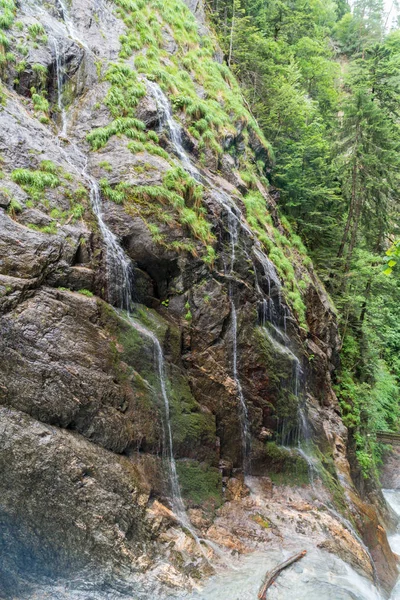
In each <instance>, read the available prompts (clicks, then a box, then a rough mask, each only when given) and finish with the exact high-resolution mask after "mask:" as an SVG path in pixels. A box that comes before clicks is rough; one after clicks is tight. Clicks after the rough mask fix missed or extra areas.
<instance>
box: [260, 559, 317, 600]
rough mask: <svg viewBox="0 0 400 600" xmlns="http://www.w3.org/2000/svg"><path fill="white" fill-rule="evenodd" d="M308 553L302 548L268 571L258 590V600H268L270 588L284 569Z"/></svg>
mask: <svg viewBox="0 0 400 600" xmlns="http://www.w3.org/2000/svg"><path fill="white" fill-rule="evenodd" d="M306 554H307V550H302V552H299V553H298V554H295V555H294V556H291V557H290V558H288V559H287V560H285V561H284V562H283V563H280V564H279V565H278V566H277V567H275V569H272V571H267V573H266V575H265V577H264V581H263V583H262V585H261V587H260V591H259V592H258V596H257V598H258V600H266V598H267V591H268V588H270V587H271V585H272V584H273V583H274V581H275V579H276V578H277V577H278V575H280V573H282V571H283V570H284V569H287V567H290V565H292V564H293V563H295V562H297V561H298V560H300V559H301V558H303V557H304V556H305V555H306Z"/></svg>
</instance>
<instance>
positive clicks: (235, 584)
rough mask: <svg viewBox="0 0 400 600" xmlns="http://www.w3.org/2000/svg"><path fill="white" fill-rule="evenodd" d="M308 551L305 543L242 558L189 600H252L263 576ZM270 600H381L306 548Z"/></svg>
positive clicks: (334, 562) (342, 566)
mask: <svg viewBox="0 0 400 600" xmlns="http://www.w3.org/2000/svg"><path fill="white" fill-rule="evenodd" d="M305 547H307V545H305V542H304V540H301V541H300V540H299V544H298V545H297V546H294V547H293V548H292V549H291V550H285V551H282V550H275V549H271V550H270V551H269V552H268V553H254V554H251V555H249V556H247V557H246V558H244V559H243V560H242V562H241V564H240V566H239V568H237V570H236V571H235V572H224V573H222V574H220V575H217V576H215V577H213V578H211V580H210V581H209V582H208V583H207V584H206V585H205V587H204V589H203V590H202V591H201V592H197V593H195V594H192V595H190V596H188V598H189V597H190V599H191V600H255V599H256V598H257V593H258V590H259V588H260V586H261V583H262V581H263V578H264V576H265V573H266V572H267V571H268V570H270V569H272V568H274V567H275V566H276V565H278V564H279V563H281V562H283V561H284V560H286V559H287V558H288V557H289V556H291V555H293V554H295V553H296V552H298V551H299V548H301V549H303V548H305ZM267 598H268V599H269V600H383V598H382V596H381V595H380V593H379V591H378V590H377V589H376V588H375V586H373V585H372V584H371V582H370V581H369V580H368V579H366V578H364V577H362V576H361V575H359V574H358V573H357V572H356V571H355V570H354V569H352V568H351V567H350V566H349V565H348V564H347V563H345V562H343V561H342V560H341V559H339V558H337V557H336V556H334V555H332V554H328V553H327V552H324V551H322V550H318V549H316V548H312V547H309V548H308V551H307V555H306V556H305V558H303V559H302V560H301V561H300V562H298V563H297V564H295V565H293V566H292V567H289V568H288V569H286V570H285V571H283V572H282V574H281V575H280V576H279V578H278V579H277V581H276V583H275V584H274V585H273V586H272V587H271V588H270V589H269V590H268V595H267Z"/></svg>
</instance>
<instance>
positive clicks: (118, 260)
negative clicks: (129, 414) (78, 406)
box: [54, 0, 200, 545]
mask: <svg viewBox="0 0 400 600" xmlns="http://www.w3.org/2000/svg"><path fill="white" fill-rule="evenodd" d="M58 1H59V3H60V4H61V5H62V6H63V16H64V19H65V15H67V14H68V13H67V11H66V8H65V7H64V5H63V4H62V2H61V0H58ZM66 25H67V27H68V29H69V31H70V32H71V35H72V33H73V31H74V30H73V26H72V22H71V23H69V24H68V22H67V23H66ZM54 48H55V53H56V71H57V72H56V76H57V83H58V86H59V87H58V99H59V100H58V103H59V107H60V108H61V109H62V112H61V114H62V116H63V119H62V131H61V133H60V135H62V136H63V137H66V134H67V121H66V116H65V111H64V109H63V106H62V94H63V72H62V64H63V63H62V57H61V55H60V52H59V47H58V42H57V41H56V40H54ZM71 145H72V147H73V149H74V155H75V161H76V160H77V161H78V162H74V160H73V159H72V158H71V156H70V154H66V156H68V160H69V162H70V164H71V165H72V166H73V167H74V169H75V170H79V171H80V172H81V175H82V176H83V177H84V178H85V179H86V181H87V183H88V184H89V188H90V202H91V206H92V210H93V212H94V214H95V216H96V219H97V222H98V225H99V229H100V233H101V236H102V239H103V242H104V245H105V248H106V267H107V288H108V300H109V302H110V304H112V305H114V306H116V307H117V308H118V309H119V310H125V311H127V317H128V320H129V323H130V325H131V326H132V327H133V328H134V329H136V331H138V333H139V334H140V335H141V336H143V337H146V338H148V339H150V340H151V341H152V343H153V345H154V349H155V360H156V366H157V373H158V379H159V384H160V390H161V396H162V400H163V405H164V419H163V431H164V442H165V443H164V447H165V448H166V454H167V461H166V462H167V465H168V474H169V481H170V488H171V490H170V491H171V505H172V509H173V511H174V513H175V515H176V517H177V519H178V521H179V523H180V524H181V525H182V526H183V527H185V528H186V529H187V530H188V531H189V532H190V533H191V534H192V536H193V537H194V539H195V540H196V542H198V544H199V545H200V540H199V538H198V536H197V534H196V532H195V530H194V529H193V527H192V525H191V523H190V521H189V518H188V516H187V513H186V510H185V506H184V503H183V500H182V496H181V492H180V486H179V480H178V474H177V469H176V462H175V458H174V450H173V437H172V429H171V419H170V406H169V399H168V393H167V388H166V375H165V363H164V356H163V352H162V348H161V345H160V342H159V340H158V339H157V337H156V336H155V335H154V333H153V332H151V331H150V330H148V329H147V328H146V327H144V326H143V325H142V324H140V323H138V322H137V321H136V320H135V319H134V318H133V316H132V315H131V312H130V311H131V306H132V292H133V267H132V262H131V260H130V259H129V257H128V256H127V255H126V253H125V252H124V250H123V249H122V247H121V245H120V243H119V241H118V239H117V237H116V236H115V234H114V233H113V232H112V231H111V229H110V228H109V227H108V225H107V224H106V222H105V219H104V214H103V205H102V199H101V192H100V187H99V184H98V182H97V181H96V180H95V179H94V178H93V177H91V176H90V175H89V174H88V172H87V159H86V158H85V157H84V156H83V155H82V153H81V152H80V150H79V149H78V148H77V147H76V146H74V145H73V144H71Z"/></svg>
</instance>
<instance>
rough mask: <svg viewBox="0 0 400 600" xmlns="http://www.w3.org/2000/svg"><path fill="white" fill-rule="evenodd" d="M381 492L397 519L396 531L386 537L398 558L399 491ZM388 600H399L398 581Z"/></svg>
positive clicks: (399, 534)
mask: <svg viewBox="0 0 400 600" xmlns="http://www.w3.org/2000/svg"><path fill="white" fill-rule="evenodd" d="M382 491H383V495H384V496H385V500H386V502H387V503H388V504H389V506H391V508H392V509H393V510H394V512H395V513H396V515H397V517H398V519H399V522H398V525H397V530H396V531H395V532H394V533H392V534H391V535H388V541H389V544H390V547H391V549H392V550H393V552H395V553H396V554H398V555H399V556H400V490H382ZM390 600H400V579H399V580H398V581H397V585H396V586H395V588H394V590H393V591H392V595H391V596H390Z"/></svg>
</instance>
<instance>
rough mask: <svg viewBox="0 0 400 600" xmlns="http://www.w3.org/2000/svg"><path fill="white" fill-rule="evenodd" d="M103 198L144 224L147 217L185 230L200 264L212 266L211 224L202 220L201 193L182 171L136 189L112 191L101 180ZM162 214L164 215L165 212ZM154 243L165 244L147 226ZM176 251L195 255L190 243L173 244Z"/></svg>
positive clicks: (124, 185) (175, 170)
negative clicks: (160, 182) (199, 253)
mask: <svg viewBox="0 0 400 600" xmlns="http://www.w3.org/2000/svg"><path fill="white" fill-rule="evenodd" d="M100 185H101V189H102V192H103V194H104V196H105V197H106V198H107V199H108V200H111V201H112V202H115V203H116V204H124V205H125V210H126V211H127V212H129V213H131V214H139V215H140V216H141V217H142V218H144V220H146V221H147V219H148V218H149V217H152V218H154V217H156V218H157V219H158V220H160V221H163V222H165V223H168V225H169V226H171V227H180V228H183V229H185V230H188V232H189V233H190V235H191V236H192V237H193V238H195V239H196V240H199V242H200V243H201V244H202V245H203V253H204V256H203V260H204V261H205V262H206V263H212V262H213V261H214V260H215V251H214V249H213V247H212V246H211V244H212V243H213V242H214V240H215V236H214V234H213V233H212V230H211V224H210V223H209V222H208V221H207V220H206V218H205V212H206V211H205V209H204V208H203V206H202V197H203V189H202V186H201V185H199V184H198V183H197V182H196V181H195V180H194V179H193V178H192V177H190V175H188V174H187V173H186V171H185V170H184V169H182V167H175V168H172V169H169V170H168V171H167V172H166V173H165V175H164V179H163V185H155V186H139V185H136V186H135V185H130V184H127V183H120V184H118V185H116V186H114V187H112V186H111V185H110V184H109V183H108V181H107V179H104V178H103V179H101V181H100ZM166 210H167V211H168V212H166ZM148 227H149V229H150V232H151V234H152V237H153V239H154V241H156V242H157V243H162V244H165V242H164V238H163V237H162V236H160V234H159V229H158V227H157V225H156V224H154V223H153V224H152V223H148ZM173 244H174V248H175V249H176V250H184V251H189V252H193V253H195V252H196V249H195V246H194V245H193V243H192V242H190V241H188V242H186V241H182V242H178V243H176V242H173Z"/></svg>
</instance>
